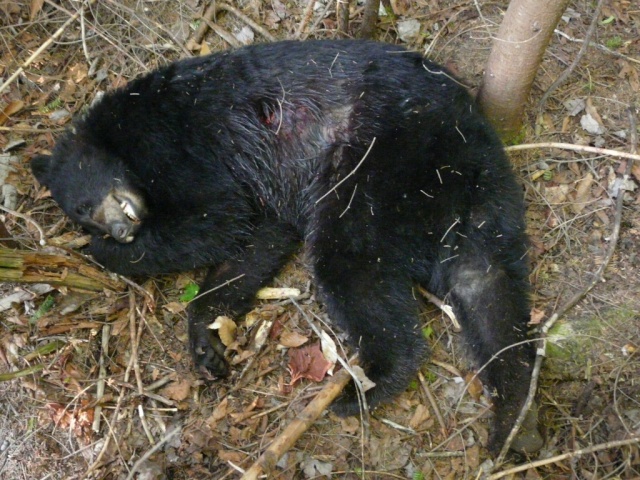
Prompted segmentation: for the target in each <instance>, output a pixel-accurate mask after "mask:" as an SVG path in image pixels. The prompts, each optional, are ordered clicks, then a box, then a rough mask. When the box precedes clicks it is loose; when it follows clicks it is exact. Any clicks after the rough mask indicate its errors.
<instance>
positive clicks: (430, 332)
mask: <svg viewBox="0 0 640 480" xmlns="http://www.w3.org/2000/svg"><path fill="white" fill-rule="evenodd" d="M422 336H423V337H424V338H426V339H427V340H428V339H429V338H431V337H432V336H433V328H431V327H424V328H423V329H422Z"/></svg>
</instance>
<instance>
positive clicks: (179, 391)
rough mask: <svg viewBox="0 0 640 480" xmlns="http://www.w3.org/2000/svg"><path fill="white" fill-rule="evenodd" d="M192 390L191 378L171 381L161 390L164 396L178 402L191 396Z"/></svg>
mask: <svg viewBox="0 0 640 480" xmlns="http://www.w3.org/2000/svg"><path fill="white" fill-rule="evenodd" d="M190 391H191V380H189V379H186V378H183V379H181V380H176V381H175V382H171V383H170V384H169V385H167V386H166V387H164V388H163V389H162V390H160V392H161V393H162V395H163V396H164V397H167V398H170V399H171V400H175V401H177V402H182V401H183V400H186V399H187V397H188V396H189V392H190Z"/></svg>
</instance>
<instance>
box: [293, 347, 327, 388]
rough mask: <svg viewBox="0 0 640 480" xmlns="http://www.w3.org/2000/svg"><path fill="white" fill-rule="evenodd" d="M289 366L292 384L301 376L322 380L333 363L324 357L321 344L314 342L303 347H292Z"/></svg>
mask: <svg viewBox="0 0 640 480" xmlns="http://www.w3.org/2000/svg"><path fill="white" fill-rule="evenodd" d="M288 368H289V373H290V374H291V382H290V384H291V385H294V384H295V383H296V382H298V380H300V379H301V378H308V379H309V380H312V381H314V382H321V381H322V380H323V379H324V377H325V375H326V374H327V371H328V370H329V368H331V363H330V362H328V361H327V359H326V358H324V355H323V354H322V351H321V350H320V344H319V343H314V344H313V345H308V346H306V347H303V348H292V349H290V350H289V366H288Z"/></svg>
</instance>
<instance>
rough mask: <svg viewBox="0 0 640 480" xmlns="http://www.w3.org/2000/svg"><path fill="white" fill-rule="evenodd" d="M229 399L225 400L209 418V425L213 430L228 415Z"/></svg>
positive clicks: (225, 398)
mask: <svg viewBox="0 0 640 480" xmlns="http://www.w3.org/2000/svg"><path fill="white" fill-rule="evenodd" d="M228 407H229V397H224V399H223V400H222V401H221V402H220V403H219V404H218V406H217V407H216V408H215V409H214V410H213V412H212V413H211V415H210V416H209V418H207V422H206V423H207V425H208V426H209V427H210V428H211V429H212V430H213V429H214V428H215V426H216V425H217V423H218V422H219V421H220V420H222V419H223V418H224V417H226V416H227V415H228V413H229V412H228Z"/></svg>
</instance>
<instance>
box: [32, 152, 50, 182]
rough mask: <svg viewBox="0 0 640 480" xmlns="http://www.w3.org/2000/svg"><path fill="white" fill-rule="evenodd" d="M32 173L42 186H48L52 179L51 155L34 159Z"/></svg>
mask: <svg viewBox="0 0 640 480" xmlns="http://www.w3.org/2000/svg"><path fill="white" fill-rule="evenodd" d="M31 171H32V172H33V175H34V176H35V177H36V179H37V180H38V182H39V183H40V184H41V185H48V184H49V180H50V179H51V178H50V177H51V155H38V156H37V157H33V158H32V159H31Z"/></svg>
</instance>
